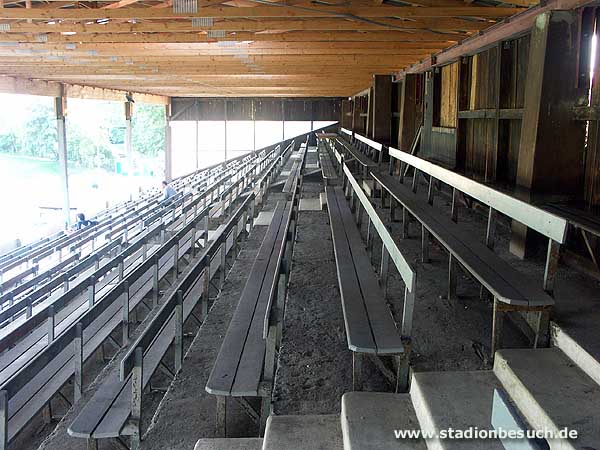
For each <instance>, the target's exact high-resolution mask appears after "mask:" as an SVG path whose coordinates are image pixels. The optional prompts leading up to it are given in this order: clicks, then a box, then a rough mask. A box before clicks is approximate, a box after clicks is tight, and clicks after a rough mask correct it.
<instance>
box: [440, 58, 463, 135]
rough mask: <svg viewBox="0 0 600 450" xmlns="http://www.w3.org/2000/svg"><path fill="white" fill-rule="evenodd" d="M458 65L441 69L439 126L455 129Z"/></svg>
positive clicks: (454, 64)
mask: <svg viewBox="0 0 600 450" xmlns="http://www.w3.org/2000/svg"><path fill="white" fill-rule="evenodd" d="M458 65H459V63H457V62H456V63H453V64H448V65H447V66H444V67H442V87H441V99H440V101H441V106H440V126H442V127H449V128H456V126H457V120H458V119H457V113H458Z"/></svg>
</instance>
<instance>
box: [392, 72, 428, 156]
mask: <svg viewBox="0 0 600 450" xmlns="http://www.w3.org/2000/svg"><path fill="white" fill-rule="evenodd" d="M420 78H421V75H420V74H413V73H410V74H407V75H406V77H404V80H402V85H401V86H400V92H399V94H398V96H399V97H400V108H399V111H400V124H399V126H398V148H399V149H400V150H402V151H405V152H409V151H410V148H411V146H412V144H413V141H414V139H415V136H416V135H417V132H418V131H419V127H420V126H421V123H422V121H423V105H422V102H421V92H420V90H421V82H420Z"/></svg>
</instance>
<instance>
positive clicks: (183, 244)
mask: <svg viewBox="0 0 600 450" xmlns="http://www.w3.org/2000/svg"><path fill="white" fill-rule="evenodd" d="M257 154H258V152H257ZM252 170H253V169H252V167H251V168H250V172H252ZM208 211H209V206H208V205H207V208H205V209H204V210H203V211H202V212H200V213H199V214H198V215H197V216H196V217H194V218H193V220H191V221H190V222H189V223H187V224H185V226H184V227H183V228H181V229H180V230H178V229H177V228H173V230H172V233H173V236H172V237H171V238H169V240H168V241H167V242H165V239H167V238H166V236H165V235H166V233H165V232H164V231H165V230H166V229H168V228H169V222H167V223H163V224H159V225H158V226H156V227H154V228H151V229H149V230H147V232H145V234H143V235H142V236H140V237H139V238H138V239H135V240H134V241H132V242H130V243H129V245H128V246H127V247H126V249H125V250H124V252H125V253H126V254H127V255H128V256H127V257H125V254H124V253H123V252H122V254H121V255H119V256H117V257H116V258H114V259H110V260H109V261H108V263H107V264H105V266H103V267H101V268H99V269H97V270H96V272H94V276H92V277H87V279H85V280H82V282H81V283H80V284H76V285H75V286H73V288H72V289H69V290H68V291H66V292H65V294H64V295H61V296H59V297H58V298H57V299H52V304H48V303H46V302H43V303H42V304H41V305H40V306H42V309H40V310H39V311H37V313H36V314H33V315H32V316H31V317H30V318H29V319H27V320H26V321H25V322H23V323H22V324H17V329H13V330H10V331H11V334H9V335H8V336H5V338H4V339H2V340H0V347H2V348H3V349H4V350H6V351H4V352H3V353H2V354H1V355H0V362H1V361H6V363H7V364H6V367H5V370H3V372H2V373H0V380H1V381H0V386H1V388H0V389H2V390H0V406H2V399H3V398H5V399H6V401H7V403H6V405H5V406H6V407H5V408H4V409H3V413H2V411H0V420H3V426H0V444H2V442H4V443H6V442H8V441H9V440H10V439H12V438H13V437H14V436H16V434H17V433H19V432H20V431H21V430H22V427H23V426H25V424H26V423H27V422H28V421H29V420H30V419H31V418H32V417H33V415H34V414H36V413H37V412H38V411H39V410H40V408H44V407H45V406H49V405H45V404H44V401H46V402H48V401H49V400H50V399H51V398H52V397H53V396H54V395H56V392H57V390H58V389H59V388H60V387H61V386H62V385H63V384H64V383H65V382H66V381H67V380H68V377H69V376H72V375H73V374H74V373H75V375H76V378H77V371H78V370H79V372H81V365H82V361H83V357H80V358H78V357H76V358H75V367H73V364H70V363H65V365H60V364H59V363H60V361H59V360H57V361H58V362H56V361H55V358H57V357H58V355H59V354H61V353H62V352H63V350H65V348H67V347H69V350H68V351H69V352H70V353H71V355H72V354H73V342H75V343H76V342H77V339H79V338H78V337H77V336H76V335H75V334H74V333H75V330H76V329H77V327H79V325H81V328H82V330H81V334H80V338H81V342H80V343H81V347H82V348H88V349H89V353H85V354H86V355H88V356H89V355H91V354H92V353H93V351H92V348H93V349H94V351H95V349H98V348H102V344H103V343H104V342H105V341H106V340H107V339H109V340H110V341H111V342H113V343H114V344H115V345H119V343H117V342H116V341H115V340H114V339H113V337H112V336H110V334H111V332H112V331H114V330H115V327H117V326H119V324H121V325H122V328H123V330H124V339H123V341H125V340H126V336H125V335H126V334H128V329H129V317H130V313H131V312H133V311H134V309H133V308H134V307H135V306H136V305H140V304H145V302H144V300H145V299H144V297H146V296H147V294H148V293H149V292H150V291H153V292H154V295H153V303H154V304H155V305H156V304H157V302H158V297H159V291H158V286H159V280H160V279H161V278H164V277H165V276H166V275H167V274H168V273H169V272H171V273H172V276H173V279H175V278H176V277H177V274H178V272H179V270H178V261H179V260H180V259H181V258H182V257H184V256H186V255H185V253H186V252H189V251H191V252H192V254H193V252H194V251H195V250H194V245H193V244H194V242H196V241H198V240H199V239H203V233H202V231H200V230H201V229H200V225H201V224H202V223H206V221H205V216H206V215H207V214H208ZM184 223H185V222H184ZM151 235H152V239H153V240H154V241H155V242H152V243H151V242H149V241H148V240H147V239H148V238H150V236H151ZM159 236H160V237H161V239H159V240H156V238H157V237H159ZM204 244H206V242H204ZM128 266H131V267H128ZM84 278H85V277H84ZM102 285H103V286H102ZM71 291H73V292H71ZM65 295H67V297H68V298H67V297H65ZM73 296H76V297H77V298H80V299H81V300H83V301H81V303H80V304H79V306H78V305H77V302H75V303H74V302H73V301H72V299H73V298H74V297H73ZM73 305H74V306H73ZM146 306H147V305H146ZM124 318H126V319H125V320H124ZM44 323H45V324H46V326H42V325H44ZM11 325H12V324H11ZM23 325H25V326H23ZM13 331H14V333H12V332H13ZM125 331H127V333H125ZM36 333H40V335H39V336H37V335H36ZM7 337H8V339H7ZM36 338H37V339H36ZM28 339H29V341H27V340H28ZM25 341H27V342H25ZM83 342H86V344H83ZM59 344H60V345H59ZM76 346H77V344H76ZM86 346H87V347H86ZM17 347H19V348H17ZM23 348H27V351H28V352H29V351H31V352H33V354H31V355H27V356H24V352H23V351H20V350H23ZM87 351H88V350H86V352H87ZM82 352H83V350H82ZM4 358H6V360H4ZM86 358H87V356H86ZM56 364H58V365H59V366H60V367H61V369H60V370H55V369H52V367H55V365H56ZM50 369H52V370H50ZM42 373H46V374H47V376H46V378H44V379H43V380H41V381H40V383H39V386H41V387H40V388H39V390H36V388H35V386H36V384H35V383H36V382H35V381H34V378H35V379H38V378H37V377H38V376H42V375H40V374H42ZM65 374H66V375H65ZM63 375H65V376H66V378H64V377H63ZM61 377H63V378H61ZM80 381H81V380H79V382H78V381H77V380H76V382H75V385H76V386H79V390H80V388H81V383H80ZM2 392H5V393H4V394H3V393H2ZM76 394H77V392H76ZM79 395H80V392H79ZM2 396H4V397H2ZM75 398H78V397H77V395H76V396H75ZM19 399H22V402H21V403H19V402H20V401H21V400H19ZM15 402H17V403H15ZM11 405H12V406H11ZM2 448H6V446H2V445H0V449H2Z"/></svg>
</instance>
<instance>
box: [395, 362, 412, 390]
mask: <svg viewBox="0 0 600 450" xmlns="http://www.w3.org/2000/svg"><path fill="white" fill-rule="evenodd" d="M408 355H409V353H406V354H404V355H399V356H396V362H397V364H398V371H397V374H396V392H408V389H409V379H410V366H409V357H408Z"/></svg>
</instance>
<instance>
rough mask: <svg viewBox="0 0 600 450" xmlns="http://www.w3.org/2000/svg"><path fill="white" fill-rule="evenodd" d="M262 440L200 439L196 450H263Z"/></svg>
mask: <svg viewBox="0 0 600 450" xmlns="http://www.w3.org/2000/svg"><path fill="white" fill-rule="evenodd" d="M262 445H263V440H262V439H260V438H223V439H222V438H217V439H200V440H199V441H198V442H197V443H196V446H195V447H194V450H261V448H262Z"/></svg>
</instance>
